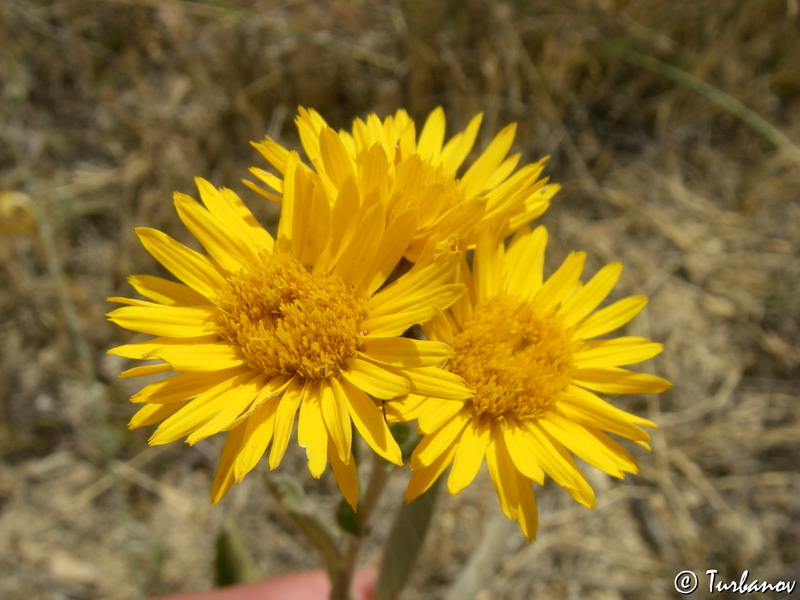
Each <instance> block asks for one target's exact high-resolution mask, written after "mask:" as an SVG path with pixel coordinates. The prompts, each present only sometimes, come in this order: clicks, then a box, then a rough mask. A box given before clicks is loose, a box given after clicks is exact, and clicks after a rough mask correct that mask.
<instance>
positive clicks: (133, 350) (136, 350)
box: [106, 335, 217, 360]
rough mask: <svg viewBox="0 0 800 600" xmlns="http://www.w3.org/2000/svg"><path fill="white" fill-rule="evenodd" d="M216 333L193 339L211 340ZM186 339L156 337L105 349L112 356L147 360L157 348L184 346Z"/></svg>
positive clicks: (200, 341)
mask: <svg viewBox="0 0 800 600" xmlns="http://www.w3.org/2000/svg"><path fill="white" fill-rule="evenodd" d="M216 337H217V336H216V335H213V336H206V337H203V338H200V339H198V340H193V341H195V342H197V343H207V342H212V341H214V340H215V339H216ZM185 345H186V340H185V339H181V338H167V337H157V338H152V339H150V340H147V341H146V342H136V343H135V344H123V345H121V346H116V347H115V348H110V349H109V350H106V353H107V354H113V355H114V356H122V357H124V358H136V359H139V360H147V359H151V358H154V355H153V352H154V351H155V350H156V349H158V348H163V347H165V346H185Z"/></svg>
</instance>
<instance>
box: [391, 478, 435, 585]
mask: <svg viewBox="0 0 800 600" xmlns="http://www.w3.org/2000/svg"><path fill="white" fill-rule="evenodd" d="M440 482H441V477H440V478H439V479H437V480H436V482H435V483H434V484H433V485H432V486H431V487H430V489H429V490H428V491H427V492H425V493H424V494H422V495H421V496H419V497H418V498H417V499H416V500H414V501H413V502H411V503H409V504H403V505H402V506H401V507H400V510H398V511H397V516H396V517H395V520H394V523H393V524H392V531H391V532H390V533H389V539H388V540H387V542H386V548H385V549H384V551H383V558H382V559H381V570H380V574H379V575H378V588H377V590H376V591H375V600H395V599H396V598H398V597H399V596H400V592H402V591H403V588H404V587H405V585H406V582H407V581H408V578H409V577H410V576H411V572H412V571H413V570H414V565H415V564H416V562H417V558H419V555H420V549H421V548H422V544H423V542H424V541H425V535H426V534H427V533H428V525H429V524H430V520H431V515H432V514H433V509H434V507H435V505H436V497H437V495H438V492H439V487H440Z"/></svg>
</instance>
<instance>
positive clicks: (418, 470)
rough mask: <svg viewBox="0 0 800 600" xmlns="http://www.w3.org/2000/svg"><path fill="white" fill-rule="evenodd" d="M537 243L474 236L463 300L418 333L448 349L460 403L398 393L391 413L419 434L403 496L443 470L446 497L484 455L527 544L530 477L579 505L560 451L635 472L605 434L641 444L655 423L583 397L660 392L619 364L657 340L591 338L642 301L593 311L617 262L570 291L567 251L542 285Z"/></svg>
mask: <svg viewBox="0 0 800 600" xmlns="http://www.w3.org/2000/svg"><path fill="white" fill-rule="evenodd" d="M492 239H496V238H492ZM546 239H547V235H546V231H545V229H544V228H543V227H539V228H538V229H536V230H535V231H533V232H531V231H530V230H529V229H528V228H525V229H524V230H521V231H520V232H518V233H517V234H516V235H515V236H514V238H513V240H512V241H511V243H510V245H509V247H508V249H507V250H506V249H504V246H503V243H502V242H499V243H494V242H493V241H492V240H491V239H489V238H482V239H481V240H480V241H479V242H478V245H477V248H476V250H475V255H474V260H473V267H472V271H471V272H470V270H469V268H468V267H467V266H466V263H464V265H463V266H462V270H461V278H462V279H463V281H464V282H465V283H466V284H467V285H468V293H467V294H466V295H465V296H464V297H462V299H460V300H459V301H458V302H456V303H455V304H453V305H452V306H451V307H450V308H449V309H448V310H447V311H445V312H444V313H443V314H441V315H440V316H437V317H435V318H434V319H432V320H431V321H430V322H429V323H428V324H427V325H426V326H423V327H424V329H425V330H426V333H427V334H428V337H430V338H434V339H437V340H440V341H444V342H447V343H448V344H450V345H452V346H453V347H454V349H455V354H454V356H453V358H452V359H451V360H450V362H449V365H448V369H449V370H450V371H452V372H453V373H456V374H458V375H460V376H462V377H463V378H464V379H465V380H466V382H467V383H468V384H469V385H471V386H472V388H473V395H472V397H471V398H468V399H466V400H442V399H432V398H428V399H418V398H413V397H409V398H408V400H407V401H404V402H403V403H400V405H398V407H397V408H398V410H399V412H400V415H401V416H402V417H403V418H405V419H413V418H418V419H419V429H420V431H421V432H422V433H423V437H422V439H421V440H420V443H419V444H418V446H417V448H416V449H415V451H414V453H413V455H412V457H411V468H412V469H413V470H414V475H413V476H412V478H411V481H410V482H409V486H408V490H407V495H406V499H407V500H409V501H410V500H412V499H414V498H416V497H417V496H419V495H420V494H421V493H422V492H424V491H425V490H426V489H428V487H429V486H430V485H431V484H432V483H433V482H434V481H435V480H436V478H437V477H439V475H440V474H441V473H442V472H443V471H444V470H445V469H446V468H447V467H448V466H451V469H450V474H449V476H448V479H447V485H448V489H449V491H450V493H451V494H456V493H458V492H459V491H460V490H462V489H463V488H464V487H466V486H467V485H469V484H470V483H471V482H472V480H473V479H474V478H475V475H476V474H477V472H478V470H479V468H480V466H481V464H482V463H483V461H484V459H485V460H486V464H487V467H488V470H489V475H490V476H491V479H492V482H493V483H494V486H495V488H496V491H497V495H498V497H499V500H500V505H501V507H502V509H503V512H504V513H505V514H506V515H507V516H508V517H509V518H510V519H516V520H518V521H519V525H520V527H521V529H522V531H523V532H524V533H525V535H526V536H527V537H528V539H533V538H534V537H535V536H536V529H537V512H536V503H535V498H534V493H533V487H532V485H531V481H536V482H537V483H539V484H541V483H542V482H543V478H544V475H545V474H547V475H549V476H550V477H551V478H552V479H553V480H554V481H555V482H556V483H558V484H559V485H561V486H563V487H564V488H566V489H567V491H568V492H569V493H570V494H571V495H572V497H573V498H574V499H575V500H577V501H578V502H580V503H581V504H584V505H585V506H588V507H593V506H594V504H595V498H594V492H593V491H592V488H591V487H590V486H589V484H588V483H587V481H586V480H585V479H584V477H583V475H582V474H581V472H580V470H579V469H578V466H577V465H576V464H575V462H574V460H573V458H572V456H571V455H570V454H569V452H572V453H574V454H575V455H576V456H578V457H580V458H581V459H583V460H584V461H586V462H587V463H589V464H590V465H592V466H594V467H597V468H598V469H600V470H602V471H604V472H605V473H608V474H610V475H613V476H615V477H619V478H622V477H623V476H624V473H626V472H628V473H636V471H637V465H636V462H635V461H634V459H633V457H632V456H631V455H630V454H629V453H628V452H627V451H626V450H625V449H624V448H622V446H620V445H619V444H618V443H617V442H615V441H614V440H612V439H611V438H610V437H609V436H608V435H606V433H605V432H610V433H613V434H616V435H619V436H621V437H624V438H627V439H630V440H633V441H635V442H637V443H639V444H640V445H642V446H644V447H645V448H649V446H648V445H647V443H646V442H647V440H648V439H650V437H649V435H648V434H647V433H646V432H645V431H644V430H642V429H641V428H640V427H642V426H644V427H656V425H655V423H652V422H651V421H648V420H647V419H642V418H640V417H637V416H635V415H632V414H629V413H627V412H625V411H622V410H620V409H618V408H615V407H614V406H612V405H610V404H608V403H606V402H605V401H604V400H601V399H600V398H599V397H598V396H596V395H595V393H601V394H613V395H616V394H627V393H656V392H661V391H664V390H666V389H668V388H669V387H670V384H669V382H668V381H666V380H664V379H661V378H659V377H656V376H653V375H647V374H643V373H635V372H632V371H629V370H627V369H623V368H620V367H621V366H622V365H629V364H633V363H637V362H640V361H644V360H647V359H649V358H651V357H653V356H655V355H656V354H658V353H659V352H661V349H662V346H661V344H657V343H654V342H651V341H649V340H647V339H644V338H639V337H617V338H603V339H592V338H596V337H597V336H600V335H603V334H606V333H608V332H610V331H612V330H614V329H616V328H618V327H620V326H621V325H624V324H625V323H627V322H628V321H629V320H631V319H632V318H633V317H634V316H635V315H636V314H637V313H638V312H639V311H640V310H641V309H642V308H643V307H644V306H645V304H646V301H647V300H646V298H645V297H643V296H631V297H628V298H625V299H623V300H619V301H618V302H615V303H613V304H611V305H610V306H607V307H605V308H603V309H601V310H598V311H596V312H593V311H594V310H595V308H596V307H597V306H598V305H599V304H600V303H601V302H602V301H603V299H604V298H605V297H606V296H607V295H608V293H609V292H610V291H611V289H612V287H613V286H614V285H615V284H616V282H617V281H618V279H619V276H620V273H621V271H622V265H621V264H619V263H614V264H610V265H607V266H606V267H604V268H602V269H601V270H600V271H599V272H598V273H597V274H596V275H595V276H594V277H592V278H591V279H590V280H589V281H588V282H586V283H581V281H580V276H581V272H582V271H583V265H584V258H585V255H584V253H573V254H570V255H569V256H568V257H567V259H566V260H565V261H564V263H563V264H562V265H561V267H560V268H559V269H558V270H557V271H556V272H555V273H554V274H553V275H551V276H550V278H548V279H547V280H546V281H543V276H542V271H543V264H544V253H545V245H546ZM568 451H569V452H568Z"/></svg>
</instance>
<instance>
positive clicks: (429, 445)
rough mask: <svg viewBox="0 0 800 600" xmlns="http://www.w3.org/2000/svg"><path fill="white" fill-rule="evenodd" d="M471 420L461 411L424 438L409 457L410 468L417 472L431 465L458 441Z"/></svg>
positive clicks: (467, 411) (467, 413) (465, 411)
mask: <svg viewBox="0 0 800 600" xmlns="http://www.w3.org/2000/svg"><path fill="white" fill-rule="evenodd" d="M471 418H472V415H471V414H470V411H469V410H467V409H463V410H461V411H459V412H458V413H456V414H455V415H453V417H452V418H451V419H450V420H449V421H447V422H445V423H444V424H443V425H442V426H441V427H440V428H439V429H437V430H436V431H434V432H432V433H429V434H428V435H426V436H424V437H423V438H422V439H421V440H420V441H419V443H418V444H417V447H416V448H415V449H414V453H413V454H412V455H411V468H412V469H414V470H417V469H419V468H421V467H426V466H430V465H432V464H433V462H434V461H435V460H436V457H437V456H440V455H441V454H444V453H445V451H446V450H447V449H448V448H449V447H450V446H451V445H453V444H454V443H455V442H456V440H458V438H459V436H460V435H461V432H462V431H463V430H464V427H466V426H467V423H469V421H470V419H471Z"/></svg>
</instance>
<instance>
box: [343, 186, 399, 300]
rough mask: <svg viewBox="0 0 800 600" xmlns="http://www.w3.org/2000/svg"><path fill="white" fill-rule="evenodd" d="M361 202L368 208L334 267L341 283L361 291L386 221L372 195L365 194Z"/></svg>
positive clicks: (368, 277) (372, 270) (371, 268)
mask: <svg viewBox="0 0 800 600" xmlns="http://www.w3.org/2000/svg"><path fill="white" fill-rule="evenodd" d="M364 202H365V205H368V207H367V209H366V211H365V212H364V215H363V217H362V219H361V221H360V223H359V225H358V228H357V229H356V231H355V233H354V234H353V237H352V238H351V239H350V243H349V244H348V245H347V248H346V249H345V250H344V252H342V255H341V256H340V257H339V261H338V262H337V263H336V267H335V269H334V272H335V273H336V274H337V275H339V276H340V277H341V278H342V279H343V280H344V281H345V283H348V284H350V285H354V286H355V287H356V288H358V289H362V290H363V289H366V288H367V285H368V284H369V282H370V280H371V279H372V277H373V275H374V273H375V266H374V265H375V263H376V260H377V258H376V257H377V252H378V249H379V247H380V242H381V237H382V236H383V230H384V224H385V222H386V216H385V213H384V210H383V206H381V204H380V203H379V202H378V201H377V200H376V199H375V198H374V197H370V196H368V197H366V198H364Z"/></svg>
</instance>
